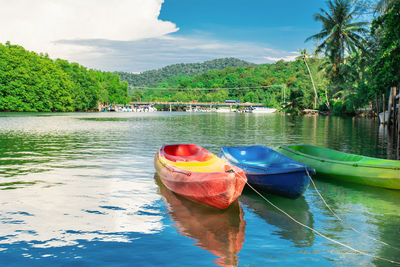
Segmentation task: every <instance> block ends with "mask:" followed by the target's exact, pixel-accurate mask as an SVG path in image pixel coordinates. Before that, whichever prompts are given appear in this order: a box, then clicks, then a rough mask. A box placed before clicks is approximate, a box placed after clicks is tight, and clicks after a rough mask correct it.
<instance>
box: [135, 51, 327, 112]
mask: <svg viewBox="0 0 400 267" xmlns="http://www.w3.org/2000/svg"><path fill="white" fill-rule="evenodd" d="M308 64H309V67H310V69H311V71H312V72H313V74H314V75H313V76H314V81H315V83H316V84H317V91H318V94H321V95H323V94H324V84H326V76H325V74H324V73H323V72H319V71H318V70H319V69H320V66H321V64H323V60H322V59H319V58H310V59H308ZM157 87H158V89H144V90H141V89H135V90H134V91H133V93H132V100H134V101H139V100H142V101H143V100H144V101H182V102H187V101H193V100H197V101H199V102H223V101H224V100H225V99H237V100H240V101H241V102H242V103H243V102H252V103H263V104H265V105H267V106H270V107H277V108H279V107H282V105H283V103H284V102H286V103H287V102H290V103H291V109H292V110H293V111H295V112H298V111H300V110H302V109H304V108H312V107H313V102H314V95H315V94H314V90H313V86H312V84H311V79H310V76H309V74H308V71H307V68H306V65H305V64H304V61H303V59H302V58H301V57H299V58H298V59H297V60H295V61H292V62H284V61H278V62H276V63H273V64H264V65H258V66H255V67H253V66H249V67H230V68H226V69H223V70H211V71H208V72H206V73H203V74H199V75H196V76H193V77H185V76H177V77H171V78H170V79H165V80H163V81H162V82H161V83H159V84H158V85H157ZM163 88H165V89H163ZM174 88H179V89H174ZM321 105H322V106H323V105H325V104H324V103H321ZM322 108H324V107H322Z"/></svg>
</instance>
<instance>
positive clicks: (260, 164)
mask: <svg viewBox="0 0 400 267" xmlns="http://www.w3.org/2000/svg"><path fill="white" fill-rule="evenodd" d="M219 157H221V158H223V159H225V160H227V161H229V162H230V163H232V164H233V165H236V166H238V167H240V168H241V169H243V170H244V172H245V174H246V176H247V179H248V182H249V184H251V185H252V186H254V187H255V188H257V189H259V190H263V191H266V192H268V193H272V194H277V195H281V196H284V197H288V198H298V197H299V196H301V195H302V194H303V193H304V191H305V190H306V189H307V187H308V185H309V184H310V178H309V176H308V174H307V172H306V168H307V171H308V172H309V174H310V175H313V174H315V170H314V169H313V168H310V167H308V166H306V165H304V164H301V163H299V162H297V161H295V160H293V159H291V158H288V157H286V156H284V155H282V154H280V153H278V152H276V151H274V150H272V149H270V148H268V147H266V146H248V147H222V148H221V151H220V152H219Z"/></svg>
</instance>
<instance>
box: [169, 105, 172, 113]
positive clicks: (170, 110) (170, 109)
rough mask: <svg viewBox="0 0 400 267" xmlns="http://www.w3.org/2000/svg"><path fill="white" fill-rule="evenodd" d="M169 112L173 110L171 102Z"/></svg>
mask: <svg viewBox="0 0 400 267" xmlns="http://www.w3.org/2000/svg"><path fill="white" fill-rule="evenodd" d="M169 112H172V105H171V104H169Z"/></svg>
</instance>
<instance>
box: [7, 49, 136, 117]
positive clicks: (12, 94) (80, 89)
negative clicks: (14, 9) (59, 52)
mask: <svg viewBox="0 0 400 267" xmlns="http://www.w3.org/2000/svg"><path fill="white" fill-rule="evenodd" d="M98 102H103V103H110V104H111V103H116V104H124V103H127V102H129V96H128V84H127V83H126V82H121V81H120V78H119V76H118V75H117V74H114V73H111V72H102V71H97V70H90V69H89V70H88V69H86V68H85V67H83V66H81V65H79V64H77V63H69V62H68V61H66V60H61V59H57V60H52V59H50V58H49V57H48V56H47V55H42V54H40V55H39V54H37V53H35V52H29V51H27V50H25V49H24V48H23V47H21V46H18V45H11V44H10V43H6V44H5V45H3V44H1V43H0V111H88V110H95V109H97V105H98Z"/></svg>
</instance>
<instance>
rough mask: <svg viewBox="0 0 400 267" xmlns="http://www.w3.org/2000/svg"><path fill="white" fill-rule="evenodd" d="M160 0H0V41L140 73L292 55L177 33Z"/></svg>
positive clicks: (112, 69)
mask: <svg viewBox="0 0 400 267" xmlns="http://www.w3.org/2000/svg"><path fill="white" fill-rule="evenodd" d="M163 2H164V0H63V1H61V0H0V7H1V8H0V25H2V26H1V27H0V42H1V43H5V42H6V41H11V43H12V44H19V45H22V46H24V47H25V48H26V49H28V50H33V51H35V52H44V53H48V54H49V55H50V56H51V57H52V58H57V57H59V58H63V59H67V60H69V61H75V62H78V63H80V64H82V65H85V66H87V67H90V68H96V69H102V70H109V71H116V70H120V71H128V72H140V71H144V70H149V69H155V68H160V67H163V66H166V65H170V64H176V63H190V62H202V61H205V60H210V59H215V58H221V57H236V58H240V59H243V60H248V61H250V62H254V63H265V62H273V61H277V60H280V59H285V60H293V59H294V58H295V57H296V55H295V54H293V52H288V51H282V50H276V49H270V48H266V47H265V46H264V45H261V44H256V43H250V42H232V41H221V40H215V39H212V37H211V36H209V35H207V33H203V34H201V33H196V35H195V36H187V37H177V35H171V33H173V32H176V31H178V30H179V28H178V27H177V26H176V25H175V24H174V23H172V22H168V21H162V20H160V19H158V17H159V14H160V11H161V7H162V4H163Z"/></svg>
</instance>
